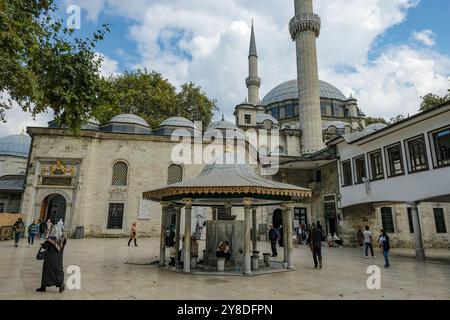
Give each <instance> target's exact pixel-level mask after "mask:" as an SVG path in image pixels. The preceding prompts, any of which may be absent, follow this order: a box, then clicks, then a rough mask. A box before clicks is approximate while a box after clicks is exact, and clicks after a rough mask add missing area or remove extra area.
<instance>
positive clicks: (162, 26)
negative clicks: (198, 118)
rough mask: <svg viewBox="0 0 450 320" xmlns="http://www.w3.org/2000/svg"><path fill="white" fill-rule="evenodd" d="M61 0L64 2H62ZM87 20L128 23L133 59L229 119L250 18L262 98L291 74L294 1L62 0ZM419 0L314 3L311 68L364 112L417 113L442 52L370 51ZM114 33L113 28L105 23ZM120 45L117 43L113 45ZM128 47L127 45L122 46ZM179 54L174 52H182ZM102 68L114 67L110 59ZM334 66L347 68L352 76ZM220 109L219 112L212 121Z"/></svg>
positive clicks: (438, 79) (439, 84)
mask: <svg viewBox="0 0 450 320" xmlns="http://www.w3.org/2000/svg"><path fill="white" fill-rule="evenodd" d="M66 2H67V1H66ZM70 2H71V3H75V4H80V5H81V7H82V8H83V10H85V11H86V12H87V13H88V17H89V18H90V19H96V18H97V16H98V14H99V13H100V12H101V11H102V10H103V11H104V12H105V13H107V14H110V15H116V16H120V17H125V18H127V19H129V21H132V26H131V27H130V28H129V29H128V32H129V35H128V36H129V37H131V38H132V39H133V40H134V41H135V42H136V43H137V48H138V50H137V52H138V56H137V57H136V59H133V61H138V63H135V64H134V65H133V67H138V66H140V67H146V68H147V69H148V70H155V71H158V72H160V73H162V74H163V75H164V76H165V77H167V78H168V79H169V80H170V81H172V82H174V83H176V84H180V83H182V82H186V81H193V82H195V83H197V84H198V85H201V86H202V87H203V88H204V90H205V91H206V92H207V94H208V95H209V96H210V97H212V98H216V99H218V101H219V106H220V107H221V109H222V110H221V113H222V112H224V113H225V114H226V116H227V118H228V119H229V120H232V119H233V117H232V113H233V110H234V106H235V105H236V104H238V103H239V102H242V101H243V100H244V99H245V97H246V94H247V92H246V87H245V78H246V77H247V73H248V66H247V54H248V45H249V37H250V22H251V20H252V19H254V20H255V28H256V38H257V39H256V40H257V47H258V54H259V69H260V70H259V71H260V76H261V78H262V81H263V83H262V87H261V98H262V97H263V96H264V94H266V93H267V92H268V91H269V90H270V89H271V88H273V87H274V86H276V85H277V84H279V83H281V82H283V81H287V80H290V79H293V78H295V77H296V57H295V45H294V43H293V42H292V41H291V39H290V35H289V31H288V22H289V20H290V19H291V18H292V17H293V15H294V5H293V2H294V1H293V0H286V1H273V0H259V1H254V0H227V1H226V2H224V1H222V0H190V1H185V0H135V1H124V0H89V1H88V0H70ZM417 3H418V1H417V0H389V1H386V0H321V1H318V0H316V1H315V7H316V8H315V11H316V12H317V13H318V14H319V15H320V16H321V18H322V32H321V35H320V38H319V39H318V42H317V46H318V57H319V73H320V77H321V79H323V80H326V81H328V82H331V83H333V84H335V85H336V86H337V87H338V88H340V89H341V90H342V91H344V93H345V94H349V92H354V94H355V95H356V97H357V98H358V100H359V104H360V107H361V108H362V110H363V111H364V112H365V113H366V114H368V115H371V116H378V115H379V116H385V117H388V118H389V117H391V116H394V115H397V114H399V113H414V112H416V111H417V109H418V106H419V103H420V96H421V95H424V94H426V93H428V92H436V93H445V90H444V89H445V88H447V87H449V83H448V81H447V80H448V78H449V76H450V72H449V70H450V68H449V57H448V56H444V55H439V54H437V53H436V52H434V51H433V50H431V49H427V50H425V49H420V48H416V47H415V46H412V45H409V46H408V45H403V46H391V47H390V48H388V49H386V50H385V52H383V53H382V54H381V55H380V56H379V57H378V58H376V59H375V60H374V61H370V60H369V58H368V54H369V52H370V49H371V47H372V46H374V44H376V42H377V39H378V37H379V36H380V35H382V34H383V33H385V32H387V30H388V29H389V28H391V27H393V26H395V25H396V24H399V23H401V22H403V21H404V20H405V19H406V18H407V13H408V10H409V9H410V8H411V7H413V6H415V5H417ZM112 32H121V30H117V29H113V31H112ZM117 49H120V48H117ZM122 49H124V50H125V51H126V48H122ZM180 53H182V54H181V55H180ZM105 69H106V70H104V72H106V73H114V72H117V71H116V70H117V64H116V62H114V61H109V62H108V63H107V64H106V66H105ZM336 70H354V71H355V72H352V73H343V72H337V71H336ZM219 116H220V115H219V114H217V115H216V118H218V117H219Z"/></svg>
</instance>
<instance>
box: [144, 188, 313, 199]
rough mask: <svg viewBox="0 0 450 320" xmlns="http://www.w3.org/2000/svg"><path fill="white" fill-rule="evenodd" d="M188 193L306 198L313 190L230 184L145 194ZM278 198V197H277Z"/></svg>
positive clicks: (170, 195)
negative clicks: (234, 185)
mask: <svg viewBox="0 0 450 320" xmlns="http://www.w3.org/2000/svg"><path fill="white" fill-rule="evenodd" d="M187 195H190V196H192V195H195V196H200V197H208V198H214V197H218V198H220V197H223V196H238V197H241V196H242V197H253V198H258V197H261V198H267V196H273V197H276V198H286V197H288V198H292V199H293V200H294V199H299V198H301V199H305V198H311V197H312V192H311V191H310V190H306V189H305V190H296V189H288V188H286V189H280V188H267V187H259V186H236V187H233V186H228V187H223V186H222V187H170V186H168V187H166V188H162V189H158V190H153V191H148V192H145V193H144V194H143V197H144V199H146V200H153V201H164V200H165V199H166V198H174V197H177V198H178V197H179V198H183V197H186V196H187ZM275 200H276V199H275Z"/></svg>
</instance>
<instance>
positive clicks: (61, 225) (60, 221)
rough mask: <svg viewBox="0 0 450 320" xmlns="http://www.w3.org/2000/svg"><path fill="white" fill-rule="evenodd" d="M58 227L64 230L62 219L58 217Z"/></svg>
mask: <svg viewBox="0 0 450 320" xmlns="http://www.w3.org/2000/svg"><path fill="white" fill-rule="evenodd" d="M58 227H59V228H60V229H61V230H62V231H64V221H63V219H59V221H58Z"/></svg>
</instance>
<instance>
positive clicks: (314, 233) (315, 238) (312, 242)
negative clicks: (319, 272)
mask: <svg viewBox="0 0 450 320" xmlns="http://www.w3.org/2000/svg"><path fill="white" fill-rule="evenodd" d="M323 237H324V235H323V231H322V230H320V229H318V228H317V226H316V224H315V223H313V224H312V230H311V232H310V233H309V236H308V239H307V240H306V243H307V244H308V245H309V246H310V248H311V251H312V254H313V259H314V268H317V260H319V268H320V269H322V239H323Z"/></svg>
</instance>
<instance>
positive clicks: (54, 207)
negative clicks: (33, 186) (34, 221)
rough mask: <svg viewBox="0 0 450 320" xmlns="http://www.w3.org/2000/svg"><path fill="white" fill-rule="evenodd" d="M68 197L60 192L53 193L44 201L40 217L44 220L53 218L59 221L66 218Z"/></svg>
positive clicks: (54, 220)
mask: <svg viewBox="0 0 450 320" xmlns="http://www.w3.org/2000/svg"><path fill="white" fill-rule="evenodd" d="M66 206H67V204H66V199H64V197H63V196H61V195H59V194H56V193H55V194H51V195H49V196H48V197H46V198H45V199H44V201H42V206H41V214H40V218H41V220H43V221H47V220H48V219H51V220H52V222H53V223H57V222H58V221H59V220H60V219H62V220H63V221H65V219H66Z"/></svg>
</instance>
